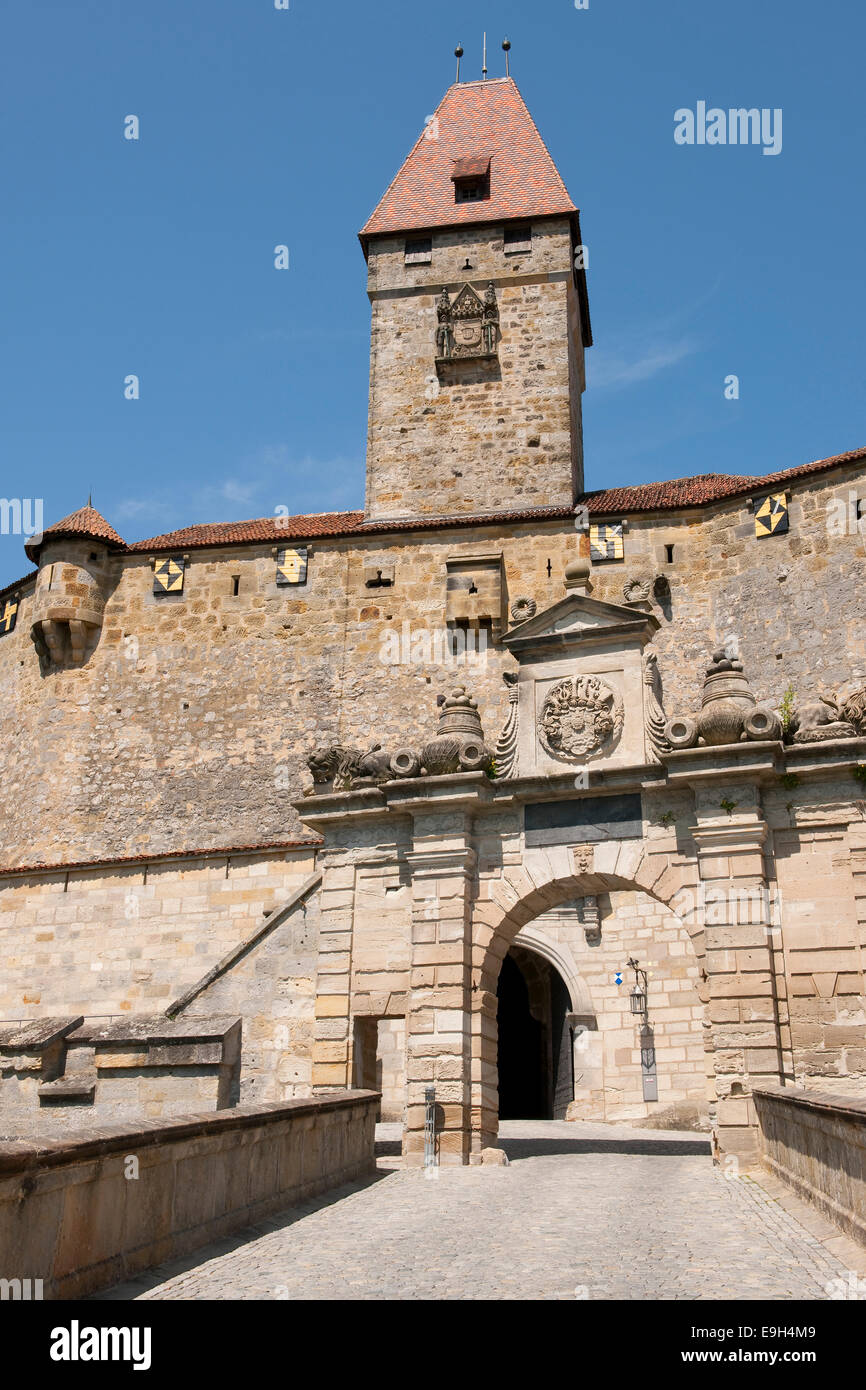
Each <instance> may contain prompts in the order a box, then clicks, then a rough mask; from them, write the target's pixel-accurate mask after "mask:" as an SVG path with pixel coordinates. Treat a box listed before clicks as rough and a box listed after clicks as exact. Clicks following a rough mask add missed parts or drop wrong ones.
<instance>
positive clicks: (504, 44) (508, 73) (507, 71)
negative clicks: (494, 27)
mask: <svg viewBox="0 0 866 1390" xmlns="http://www.w3.org/2000/svg"><path fill="white" fill-rule="evenodd" d="M502 48H503V51H504V53H505V76H506V77H510V76H511V69H510V68H509V66H508V52H509V49H510V48H511V40H510V39H503V40H502Z"/></svg>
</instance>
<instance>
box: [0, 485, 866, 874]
mask: <svg viewBox="0 0 866 1390" xmlns="http://www.w3.org/2000/svg"><path fill="white" fill-rule="evenodd" d="M864 476H866V470H864V469H863V468H849V469H847V470H846V471H845V472H844V473H843V472H842V471H841V470H839V471H837V472H836V474H835V475H830V476H828V477H827V478H825V479H823V480H822V481H820V482H818V481H815V480H812V481H811V482H808V481H807V482H804V483H800V484H798V485H797V486H796V487H794V488H792V489H791V530H790V531H789V532H788V533H787V534H785V535H780V536H774V537H771V538H770V539H768V540H763V541H758V540H756V539H755V537H754V518H753V516H752V514H751V512H750V511H749V510H748V508H747V507H746V505H745V504H744V503H743V502H742V501H734V502H731V503H729V504H726V505H724V506H722V505H718V506H716V507H714V508H712V509H710V510H709V511H708V512H707V514H706V519H705V520H704V521H703V522H701V520H700V518H699V517H698V515H697V514H696V513H688V512H686V513H673V514H670V515H668V516H666V517H664V516H655V517H650V516H647V517H633V518H632V520H631V523H630V527H629V530H628V533H627V535H626V540H625V556H626V558H625V560H624V562H622V563H610V564H598V565H596V566H595V567H594V569H593V574H592V583H593V597H597V598H602V599H609V600H613V601H615V602H619V603H621V602H622V601H623V594H622V586H623V583H624V581H625V580H626V579H629V578H633V577H635V576H638V575H641V574H645V573H648V574H650V575H655V574H657V573H662V574H664V575H665V576H666V577H667V578H668V579H669V582H670V591H671V594H670V600H669V601H668V600H666V599H665V600H664V601H662V602H660V601H658V600H654V601H653V611H654V612H655V614H656V616H657V617H658V618H659V620H660V622H661V629H660V631H659V633H658V635H657V637H656V639H655V642H654V645H655V647H656V650H657V651H658V654H659V668H660V671H661V676H662V681H663V685H664V691H665V704H666V708H667V710H668V712H669V713H682V712H692V711H694V710H696V709H697V708H699V704H700V686H701V680H702V673H703V667H704V665H705V663H706V660H707V657H708V653H709V650H710V648H711V647H712V646H713V645H714V644H716V643H719V642H721V641H723V640H724V639H725V638H726V637H728V636H731V635H733V636H735V637H737V638H738V640H739V643H740V648H741V652H742V656H743V660H744V662H745V666H746V672H747V674H748V675H749V676H750V678H751V681H752V686H753V689H754V691H755V694H756V695H757V696H758V697H759V698H761V699H768V700H772V701H778V700H780V699H781V697H782V695H783V694H784V692H785V690H786V689H787V687H788V685H789V684H791V685H793V687H794V690H795V692H796V693H797V695H798V697H799V698H800V699H804V698H807V697H809V696H811V695H813V694H817V693H822V692H838V691H840V690H844V691H848V690H850V689H853V688H855V687H856V686H858V685H861V684H862V683H863V682H864V680H866V636H864V634H866V592H864V589H863V585H862V583H861V582H860V577H861V571H862V567H863V563H864V560H866V548H864V540H863V537H862V536H861V535H860V534H859V532H857V530H856V528H855V529H854V530H853V531H852V532H849V533H846V534H844V535H833V534H829V533H828V530H827V525H826V522H827V517H828V506H829V504H830V503H831V502H832V501H833V499H838V500H839V501H841V502H842V503H843V504H845V505H847V502H846V499H847V498H848V495H849V493H852V492H853V493H854V494H856V490H857V488H858V487H859V488H860V490H861V491H864V490H866V489H864V486H863V480H864ZM577 543H578V537H577V533H576V532H575V530H574V526H573V525H572V524H571V523H570V522H568V521H567V520H566V521H545V522H536V523H534V524H528V523H527V524H515V523H511V524H508V525H506V524H500V525H489V526H484V527H477V528H469V529H466V530H461V529H459V528H454V527H450V528H443V529H441V530H434V531H424V532H416V533H408V532H405V531H404V532H402V533H401V532H399V531H395V532H393V533H388V532H386V533H382V534H380V535H377V536H367V537H365V538H363V539H361V538H356V539H352V538H342V539H333V540H321V541H313V542H312V543H311V552H312V553H311V556H310V562H309V569H308V578H307V583H306V584H305V585H303V586H300V587H299V588H298V589H289V590H286V589H280V588H278V587H277V585H276V582H275V562H274V559H273V555H272V554H271V549H272V547H270V546H266V545H261V546H258V547H253V546H247V547H237V548H230V549H225V550H221V551H218V550H210V551H208V550H205V551H195V550H193V551H192V552H191V553H190V561H189V564H188V566H187V572H186V580H185V591H184V594H183V595H182V596H177V597H175V596H172V595H168V596H163V597H162V598H156V597H154V595H153V594H152V593H151V588H152V573H151V569H150V566H149V563H148V562H147V559H146V557H137V556H128V557H123V558H120V559H117V560H116V561H113V562H112V563H113V564H115V565H116V566H117V570H118V575H117V582H116V585H115V586H114V590H113V594H112V596H111V597H110V598H109V600H108V602H107V604H106V609H105V618H104V625H103V629H102V634H101V637H100V640H99V642H98V645H97V646H96V648H95V650H94V651H93V652H92V654H91V655H90V656H89V658H88V660H87V661H86V662H85V663H84V664H83V665H81V666H79V667H76V668H72V669H64V670H59V671H52V672H50V673H48V674H46V675H42V674H41V672H40V666H39V661H38V658H37V656H36V653H35V651H34V648H33V644H32V642H31V641H30V638H29V635H28V634H29V626H30V619H31V606H32V600H31V599H30V598H29V597H28V596H27V595H26V594H25V596H24V597H23V599H22V602H21V608H20V612H19V616H18V623H17V626H16V628H15V630H14V631H13V632H12V633H11V634H10V635H9V636H3V637H0V696H2V700H3V704H4V708H5V710H6V712H7V718H8V721H9V727H10V729H11V730H13V731H14V734H13V736H12V737H11V738H10V739H9V740H8V742H7V746H6V749H5V753H4V778H3V787H2V791H0V864H2V865H5V866H17V865H22V864H31V863H46V864H56V863H62V862H68V861H75V860H84V859H87V860H89V859H93V858H104V857H109V856H116V855H129V854H139V853H140V854H157V853H163V852H167V851H173V850H176V849H179V848H186V849H195V848H198V847H200V846H208V845H231V844H235V845H238V846H250V845H258V844H262V843H263V842H270V841H277V840H279V841H282V840H284V839H286V838H287V837H288V836H293V835H295V836H298V835H301V834H302V833H303V832H302V828H301V822H300V820H299V818H298V816H297V813H296V812H295V811H294V810H293V809H292V803H293V802H294V801H295V800H297V798H298V795H299V793H300V792H301V791H302V790H303V789H304V788H309V786H310V778H309V773H308V772H307V769H306V766H305V759H306V756H307V754H308V753H309V752H310V751H311V750H312V748H314V747H315V746H317V745H320V744H325V743H328V742H329V741H330V742H334V741H339V742H341V743H344V744H349V745H352V744H354V745H356V746H360V747H369V746H370V744H371V743H372V742H373V741H375V740H379V741H381V742H382V743H384V744H386V745H389V746H398V745H400V744H404V743H405V742H406V741H407V739H408V738H409V737H410V736H414V735H415V734H416V733H417V732H418V731H419V730H421V729H423V730H430V731H432V729H433V727H434V723H435V697H436V695H437V694H438V693H440V692H442V691H447V690H448V689H449V688H450V687H451V686H452V685H453V684H454V683H455V681H458V682H459V683H465V684H468V685H469V686H470V687H471V688H472V690H473V693H475V694H476V695H477V697H478V699H479V702H480V708H481V714H482V718H483V721H484V726H485V729H486V730H487V731H488V734H489V735H490V736H491V737H494V736H495V734H496V733H497V732H498V730H499V729H500V727H501V726H502V724H503V723H504V721H505V718H506V714H507V709H508V705H507V695H506V691H505V688H504V686H503V684H502V673H503V671H506V670H508V671H510V670H512V669H513V668H514V660H513V658H512V657H511V656H510V654H509V653H508V652H507V651H506V650H504V649H503V648H501V647H498V646H494V647H491V648H489V650H488V651H487V652H486V654H485V656H484V659H483V660H481V661H478V660H472V661H469V662H467V661H466V660H465V659H464V660H463V662H462V663H461V664H459V665H454V664H451V665H449V664H445V663H443V660H442V656H441V646H440V655H439V659H438V660H437V659H436V654H435V648H434V646H433V643H432V637H433V635H434V634H435V633H437V632H439V633H441V632H442V631H443V630H444V626H445V614H446V580H447V572H448V571H447V561H448V559H449V557H451V556H453V555H459V554H464V555H471V554H473V553H474V554H478V553H484V554H490V553H491V552H497V551H501V553H502V557H503V576H504V590H503V599H504V604H505V607H506V611H507V608H508V607H510V604H511V603H512V602H513V601H514V600H515V599H516V598H519V597H524V596H526V597H530V598H533V599H534V600H535V601H536V602H537V604H538V606H539V608H543V607H545V606H547V605H549V604H551V603H553V602H555V601H556V600H557V599H559V598H560V597H562V595H563V593H564V589H563V579H562V576H563V571H564V568H565V564H566V562H567V559H568V558H570V557H573V555H574V553H575V551H576V549H577ZM668 543H669V544H673V546H674V560H673V563H672V564H671V565H668V564H667V563H666V561H665V560H664V559H663V556H664V555H665V553H666V552H665V550H664V545H665V544H668ZM377 563H378V565H379V566H382V565H384V566H386V567H387V566H389V565H391V566H393V568H394V584H393V586H392V587H390V588H386V589H368V588H367V587H366V578H365V576H367V575H369V573H370V570H371V568H372V569H373V570H374V572H375V566H376V564H377ZM548 565H549V567H550V574H548ZM233 575H238V576H239V579H240V588H239V593H238V595H237V596H234V595H233V593H232V589H233V583H232V576H233ZM855 790H857V789H856V788H855ZM786 799H788V798H786Z"/></svg>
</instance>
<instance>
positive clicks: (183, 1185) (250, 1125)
mask: <svg viewBox="0 0 866 1390" xmlns="http://www.w3.org/2000/svg"><path fill="white" fill-rule="evenodd" d="M378 1101H379V1097H378V1095H377V1094H376V1093H375V1092H371V1091H353V1092H351V1093H349V1092H343V1093H340V1094H337V1095H332V1096H327V1097H321V1098H317V1099H313V1100H290V1101H285V1102H283V1103H282V1104H280V1105H262V1106H242V1107H238V1108H237V1109H235V1110H232V1111H230V1112H227V1113H225V1114H221V1115H190V1116H185V1117H183V1118H180V1119H176V1120H170V1121H168V1122H165V1121H161V1122H158V1123H151V1124H148V1123H146V1122H143V1123H140V1124H136V1125H134V1126H132V1125H115V1126H110V1127H106V1128H99V1129H92V1130H86V1131H82V1132H79V1133H78V1134H74V1135H70V1136H68V1137H67V1138H65V1139H62V1140H47V1141H45V1142H41V1143H30V1142H24V1141H23V1140H19V1141H17V1142H13V1143H0V1270H2V1271H3V1276H4V1278H8V1279H41V1280H42V1281H43V1289H44V1296H45V1297H46V1298H52V1299H58V1298H60V1299H63V1298H83V1297H85V1296H86V1295H87V1294H89V1293H93V1292H94V1291H95V1290H97V1289H102V1288H105V1287H107V1286H108V1285H110V1284H114V1283H117V1282H119V1281H120V1280H122V1279H128V1278H130V1277H131V1276H133V1275H135V1274H137V1273H139V1272H140V1271H141V1270H144V1269H148V1268H150V1267H151V1266H153V1265H155V1264H159V1263H161V1262H163V1261H164V1260H168V1259H173V1258H176V1257H177V1256H179V1255H184V1254H186V1253H187V1252H189V1251H190V1250H195V1249H198V1248H199V1247H200V1246H202V1245H207V1244H208V1243H210V1242H211V1241H213V1240H217V1239H219V1238H221V1237H223V1236H226V1235H228V1234H229V1233H230V1232H232V1231H237V1230H241V1229H243V1228H244V1227H246V1226H252V1225H254V1223H255V1222H256V1221H260V1220H262V1218H263V1217H266V1216H270V1215H272V1214H273V1213H274V1212H278V1211H282V1210H284V1209H285V1208H286V1207H290V1206H292V1205H293V1204H294V1203H296V1202H300V1201H304V1200H306V1199H307V1198H309V1197H312V1196H314V1195H315V1194H317V1193H319V1192H324V1191H326V1190H327V1189H328V1188H329V1187H334V1186H337V1185H339V1184H340V1183H344V1182H352V1181H356V1180H357V1179H359V1178H363V1177H365V1176H366V1175H367V1174H368V1173H371V1172H372V1171H373V1170H374V1167H375V1158H374V1136H375V1122H376V1108H377V1105H378Z"/></svg>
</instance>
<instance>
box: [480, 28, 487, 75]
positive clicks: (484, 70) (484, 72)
mask: <svg viewBox="0 0 866 1390" xmlns="http://www.w3.org/2000/svg"><path fill="white" fill-rule="evenodd" d="M481 81H482V82H486V81H487V35H486V34H485V35H484V58H483V60H482V66H481Z"/></svg>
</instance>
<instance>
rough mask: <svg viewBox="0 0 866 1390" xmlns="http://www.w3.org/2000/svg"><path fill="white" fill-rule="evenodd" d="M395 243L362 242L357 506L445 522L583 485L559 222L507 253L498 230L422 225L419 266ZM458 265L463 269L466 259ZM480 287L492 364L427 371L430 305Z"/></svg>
mask: <svg viewBox="0 0 866 1390" xmlns="http://www.w3.org/2000/svg"><path fill="white" fill-rule="evenodd" d="M405 242H406V238H405V237H381V238H373V239H372V241H371V243H370V249H369V259H368V293H369V295H370V299H371V302H372V326H371V340H370V344H371V345H370V414H369V429H368V438H367V498H366V508H365V510H366V513H367V515H368V516H369V517H370V518H371V519H372V520H380V519H382V518H385V517H406V516H424V515H427V516H431V515H432V516H453V515H457V514H459V513H461V512H464V513H465V512H489V511H493V510H506V509H508V508H512V507H514V508H519V507H548V506H566V507H568V506H570V505H571V503H572V501H573V499H574V496H575V494H576V493H577V492H580V491H581V489H582V487H583V456H582V452H581V447H582V441H581V433H580V400H581V392H582V390H583V386H584V381H583V346H582V340H581V336H580V314H579V308H578V296H577V291H576V288H575V282H574V272H573V269H572V235H571V227H570V224H569V222H568V220H567V219H564V218H550V219H547V220H544V221H538V222H535V223H533V225H532V240H531V250H528V251H526V252H522V253H520V254H517V255H510V254H508V253H506V251H505V247H504V244H503V228H502V227H501V226H499V227H495V226H494V227H490V226H482V227H467V228H459V229H457V230H454V231H443V232H434V233H433V235H432V242H433V251H432V259H431V261H430V263H429V264H428V265H416V264H410V265H405V264H404V250H405ZM467 260H468V261H469V262H470V264H471V269H464V266H465V263H466V261H467ZM490 281H492V282H493V284H494V286H495V288H496V294H497V299H498V307H499V321H500V333H501V338H500V341H499V345H498V357H497V359H496V360H494V361H488V360H483V359H478V360H476V359H472V360H468V361H465V362H459V361H454V362H449V363H447V364H444V365H442V366H440V367H439V369H438V370H437V365H436V361H435V357H436V346H435V336H436V326H437V313H436V305H437V300H438V298H439V296H440V294H441V292H442V289H443V286H447V287H448V290H449V292H450V294H451V298H452V300H453V299H454V297H455V294H456V293H457V292H459V290H461V289H462V287H463V285H464V284H467V283H468V284H471V285H472V287H473V289H474V290H475V291H476V293H477V294H478V295H479V296H480V297H481V298H483V296H484V292H485V289H486V287H487V285H488V283H489V282H490Z"/></svg>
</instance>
